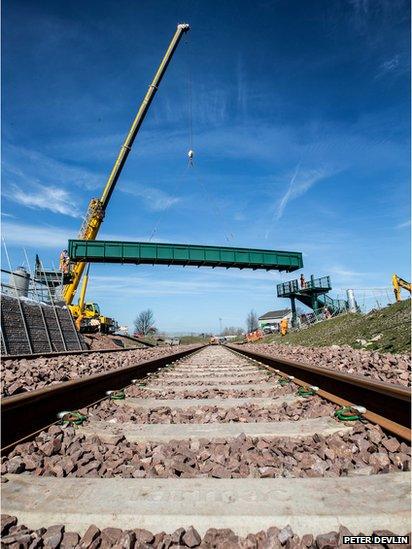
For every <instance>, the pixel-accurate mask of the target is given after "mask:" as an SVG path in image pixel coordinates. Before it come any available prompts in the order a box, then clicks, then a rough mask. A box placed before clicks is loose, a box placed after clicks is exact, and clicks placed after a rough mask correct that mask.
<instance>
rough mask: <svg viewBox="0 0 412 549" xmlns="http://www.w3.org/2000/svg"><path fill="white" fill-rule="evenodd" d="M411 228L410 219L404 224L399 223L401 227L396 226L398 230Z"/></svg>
mask: <svg viewBox="0 0 412 549" xmlns="http://www.w3.org/2000/svg"><path fill="white" fill-rule="evenodd" d="M410 226H411V220H410V219H408V221H405V222H404V223H399V225H396V228H397V229H405V228H406V227H410Z"/></svg>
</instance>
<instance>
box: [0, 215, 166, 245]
mask: <svg viewBox="0 0 412 549" xmlns="http://www.w3.org/2000/svg"><path fill="white" fill-rule="evenodd" d="M79 229H80V226H79V227H78V228H76V229H72V228H70V227H66V228H64V227H56V226H54V225H33V224H26V223H16V222H12V221H4V222H3V223H2V232H3V235H4V238H5V241H6V244H7V245H10V246H13V245H14V246H25V247H30V248H62V247H65V246H67V241H68V239H69V238H77V234H78V230H79ZM99 239H101V240H115V241H131V242H133V241H137V242H144V241H147V236H145V237H142V236H141V235H137V236H136V235H132V234H113V233H106V232H105V231H102V232H101V233H100V234H99ZM152 242H156V239H152ZM162 242H167V240H165V239H162Z"/></svg>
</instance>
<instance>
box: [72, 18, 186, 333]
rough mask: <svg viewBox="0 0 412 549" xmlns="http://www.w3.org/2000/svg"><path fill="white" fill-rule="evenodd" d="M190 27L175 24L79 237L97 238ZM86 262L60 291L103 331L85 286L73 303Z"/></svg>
mask: <svg viewBox="0 0 412 549" xmlns="http://www.w3.org/2000/svg"><path fill="white" fill-rule="evenodd" d="M189 28H190V27H189V25H188V24H186V23H182V24H180V25H177V29H176V32H175V34H174V36H173V38H172V40H171V42H170V44H169V47H168V48H167V50H166V53H165V55H164V57H163V59H162V61H161V63H160V65H159V68H158V69H157V71H156V74H155V76H154V78H153V81H152V83H151V84H150V86H149V89H148V91H147V93H146V95H145V97H144V99H143V101H142V104H141V105H140V108H139V111H138V113H137V115H136V117H135V119H134V120H133V123H132V125H131V128H130V130H129V133H128V134H127V136H126V139H125V141H124V143H123V145H122V147H121V149H120V152H119V154H118V156H117V159H116V162H115V163H114V166H113V168H112V171H111V173H110V175H109V178H108V180H107V183H106V185H105V187H104V190H103V194H102V196H101V197H100V198H93V199H92V200H91V201H90V203H89V207H88V210H87V214H86V217H85V220H84V222H83V225H82V227H81V230H80V234H79V238H80V239H83V240H95V239H96V236H97V233H98V232H99V229H100V226H101V224H102V223H103V219H104V216H105V213H106V208H107V205H108V203H109V201H110V198H111V196H112V193H113V191H114V188H115V186H116V183H117V180H118V179H119V176H120V174H121V172H122V169H123V166H124V164H125V162H126V160H127V157H128V155H129V152H130V150H131V148H132V145H133V142H134V140H135V138H136V135H137V132H138V131H139V129H140V126H141V125H142V123H143V120H144V119H145V116H146V114H147V111H148V110H149V107H150V104H151V102H152V101H153V98H154V96H155V94H156V91H157V89H158V87H159V85H160V82H161V80H162V78H163V76H164V74H165V72H166V69H167V67H168V65H169V63H170V61H171V59H172V57H173V54H174V52H175V50H176V48H177V46H178V44H179V42H180V39H181V38H182V36H183V34H184V33H186V32H187V31H188V30H189ZM85 266H86V263H85V262H83V261H80V262H78V263H74V264H71V265H70V267H71V268H70V282H69V283H67V284H65V285H64V287H63V294H62V295H63V299H64V301H65V302H66V304H67V306H68V307H69V309H70V310H71V312H72V314H73V316H74V317H75V320H76V321H77V318H78V316H79V315H81V314H84V313H85V312H86V313H87V311H88V310H89V312H90V313H91V312H94V313H95V317H94V318H98V319H99V322H100V326H101V330H102V331H104V332H105V331H110V325H111V323H112V322H113V321H112V319H108V318H107V317H102V316H101V315H100V311H99V307H98V305H97V304H96V303H86V305H84V293H85V289H84V292H82V294H83V304H80V303H79V305H72V302H73V298H74V296H75V294H76V290H77V287H78V286H79V283H80V280H81V277H82V275H83V271H84V268H85ZM86 285H87V281H86ZM80 305H81V306H80ZM81 311H83V313H81ZM78 324H79V323H78Z"/></svg>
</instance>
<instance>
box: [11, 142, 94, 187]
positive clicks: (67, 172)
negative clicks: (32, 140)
mask: <svg viewBox="0 0 412 549" xmlns="http://www.w3.org/2000/svg"><path fill="white" fill-rule="evenodd" d="M3 147H4V150H3V154H2V156H3V161H2V169H3V180H6V181H8V182H10V183H14V184H20V185H22V184H23V183H24V186H26V184H29V185H30V184H31V183H33V182H34V183H39V184H43V185H44V184H45V185H52V186H55V187H65V186H70V187H72V186H73V185H76V186H77V187H79V188H81V189H87V190H91V189H96V188H99V187H100V186H101V185H102V181H104V177H103V176H102V175H101V174H99V173H96V172H93V171H91V170H89V169H87V168H86V167H83V166H76V165H74V164H72V163H69V162H65V161H61V160H56V159H55V158H52V157H51V156H48V155H47V154H45V153H43V152H39V151H36V150H33V149H29V148H26V147H17V146H15V145H11V144H10V143H5V144H4V146H3ZM62 152H63V151H62V150H60V154H61V153H62Z"/></svg>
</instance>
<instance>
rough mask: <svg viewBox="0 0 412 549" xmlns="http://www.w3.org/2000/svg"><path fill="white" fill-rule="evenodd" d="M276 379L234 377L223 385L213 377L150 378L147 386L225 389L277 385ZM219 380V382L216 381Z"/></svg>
mask: <svg viewBox="0 0 412 549" xmlns="http://www.w3.org/2000/svg"><path fill="white" fill-rule="evenodd" d="M210 379H213V380H215V381H210ZM276 379H277V377H275V376H273V377H272V378H268V377H266V378H262V377H259V378H258V379H256V378H255V379H252V378H246V379H245V378H243V377H238V376H232V377H231V382H230V383H222V382H221V381H219V378H215V377H213V378H212V376H210V378H209V379H207V378H205V379H204V380H201V379H199V378H196V379H193V378H192V377H191V378H186V379H177V380H171V379H164V378H162V377H160V376H159V377H156V378H154V377H151V378H150V383H147V386H148V387H151V386H153V387H157V386H159V385H160V386H164V387H185V386H186V385H187V386H189V385H195V386H197V385H198V386H200V385H202V386H203V385H204V386H205V387H207V386H210V385H212V386H216V385H217V384H219V383H220V384H221V386H222V387H225V386H226V385H227V386H228V387H230V385H234V384H238V385H258V384H260V383H269V382H270V381H272V382H273V383H276ZM216 380H217V381H216Z"/></svg>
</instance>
